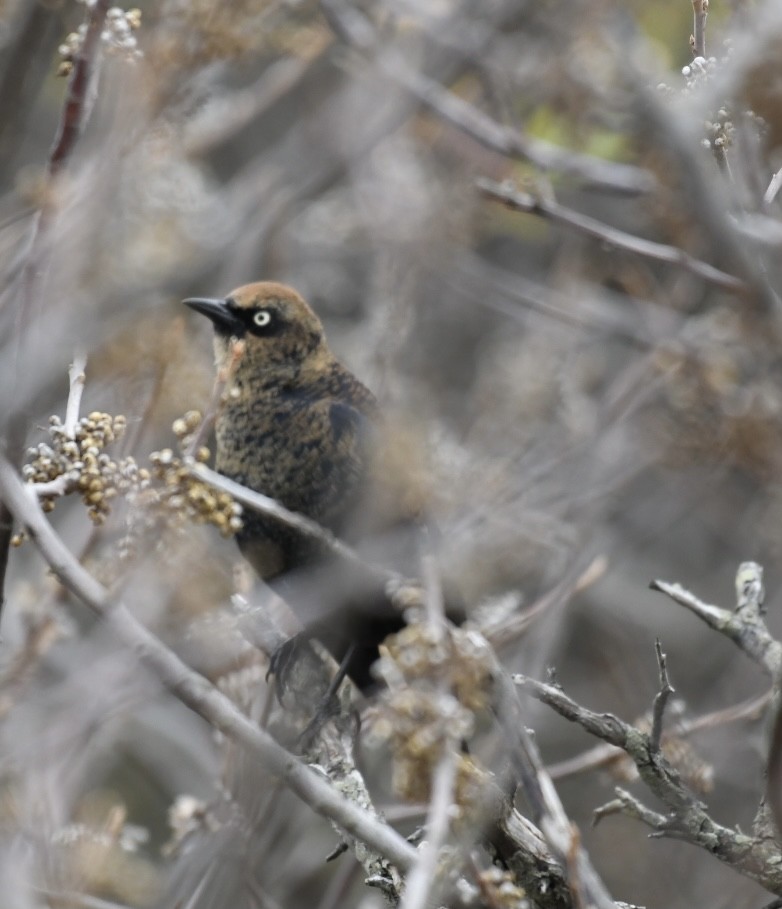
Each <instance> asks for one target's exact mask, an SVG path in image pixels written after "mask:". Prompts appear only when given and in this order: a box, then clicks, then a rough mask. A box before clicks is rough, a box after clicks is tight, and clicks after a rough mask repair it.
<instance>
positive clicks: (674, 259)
mask: <svg viewBox="0 0 782 909" xmlns="http://www.w3.org/2000/svg"><path fill="white" fill-rule="evenodd" d="M477 186H478V189H479V190H480V191H481V192H482V193H483V194H484V195H485V196H487V197H488V198H490V199H495V200H496V201H498V202H501V203H502V204H503V205H505V206H506V207H507V208H510V209H513V210H514V211H522V212H525V213H526V214H531V215H539V216H540V217H542V218H547V219H548V220H550V221H553V222H554V223H556V224H564V225H565V226H567V227H571V228H573V229H574V230H577V231H579V232H580V233H583V234H586V235H587V236H588V237H594V238H595V239H598V240H601V241H602V242H603V243H607V244H609V245H610V246H613V247H615V248H616V249H624V250H627V251H628V252H632V253H635V254H636V255H639V256H644V257H645V258H647V259H654V260H655V261H657V262H668V263H670V264H672V265H680V266H681V267H682V268H684V269H686V270H687V271H689V272H691V273H692V274H694V275H698V277H700V278H703V279H704V280H705V281H708V282H709V283H711V284H716V285H717V286H718V287H723V288H725V289H726V290H731V291H736V292H739V291H745V290H747V289H748V287H747V285H746V284H745V283H744V282H743V281H742V280H740V279H739V278H736V277H735V276H734V275H729V274H727V272H724V271H721V270H720V269H719V268H715V267H714V266H713V265H709V263H708V262H702V261H701V260H700V259H696V258H695V257H694V256H691V255H690V254H689V253H687V252H685V251H684V250H683V249H679V248H678V247H676V246H668V245H667V244H666V243H656V242H655V241H654V240H646V239H644V238H643V237H636V236H634V235H633V234H628V233H626V232H625V231H623V230H619V229H618V228H616V227H611V226H610V225H608V224H604V223H603V222H602V221H598V220H597V219H596V218H592V217H590V216H589V215H583V214H581V213H580V212H576V211H573V210H572V209H570V208H567V207H566V206H564V205H560V204H559V203H558V202H555V201H553V200H546V199H542V198H539V197H537V196H533V195H532V194H531V193H525V192H520V191H519V190H518V189H516V187H515V186H514V185H513V184H512V183H510V182H504V183H497V182H496V181H494V180H488V179H485V178H481V179H479V180H478V181H477Z"/></svg>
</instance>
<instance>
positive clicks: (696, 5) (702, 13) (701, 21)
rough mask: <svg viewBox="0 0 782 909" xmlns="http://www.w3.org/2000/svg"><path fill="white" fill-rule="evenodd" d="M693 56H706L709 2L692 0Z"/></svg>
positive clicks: (707, 0) (706, 0)
mask: <svg viewBox="0 0 782 909" xmlns="http://www.w3.org/2000/svg"><path fill="white" fill-rule="evenodd" d="M692 13H693V24H692V54H693V56H694V57H705V56H706V16H707V15H708V13H709V0H692Z"/></svg>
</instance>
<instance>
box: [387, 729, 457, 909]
mask: <svg viewBox="0 0 782 909" xmlns="http://www.w3.org/2000/svg"><path fill="white" fill-rule="evenodd" d="M454 744H455V743H451V744H450V745H449V746H447V747H446V749H445V753H444V755H443V758H442V760H441V761H440V763H439V765H438V767H437V769H436V770H435V772H434V774H433V777H432V801H431V804H430V805H429V813H428V814H427V817H426V841H425V842H424V844H423V845H422V846H421V848H420V850H419V856H418V861H417V862H416V863H415V865H414V866H413V869H412V871H411V872H410V875H409V877H408V879H407V883H406V885H405V892H404V896H403V898H402V902H401V904H400V909H425V907H426V906H428V905H430V901H431V890H432V886H433V884H434V883H435V878H436V876H437V867H438V858H439V853H440V848H441V847H442V846H443V844H444V843H445V840H446V837H447V836H448V826H449V824H448V819H449V812H450V809H451V804H452V798H453V789H454V784H455V782H456V771H457V769H458V766H459V760H458V757H459V755H458V752H457V751H456V748H455V747H454Z"/></svg>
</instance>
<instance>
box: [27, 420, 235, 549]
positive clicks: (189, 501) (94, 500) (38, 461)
mask: <svg viewBox="0 0 782 909" xmlns="http://www.w3.org/2000/svg"><path fill="white" fill-rule="evenodd" d="M126 425H127V420H126V418H125V417H124V416H122V415H121V414H120V415H118V416H111V415H110V414H107V413H102V412H100V411H94V412H93V413H90V414H89V415H88V416H86V417H82V418H81V419H80V420H79V421H78V423H76V425H75V427H74V428H73V430H72V431H69V430H68V429H67V428H66V427H65V426H64V425H63V423H62V421H61V420H60V418H59V417H56V416H53V417H51V418H50V420H49V436H50V440H49V442H41V443H39V444H38V445H37V446H35V447H33V448H30V449H28V457H29V458H30V461H29V463H27V464H25V465H24V467H23V468H22V473H23V476H24V477H25V479H26V480H27V481H28V482H29V483H31V484H36V485H37V487H38V488H37V492H38V496H39V498H40V501H41V505H42V507H43V509H44V510H45V511H52V509H53V508H54V506H55V503H56V501H57V499H58V498H60V497H61V496H65V495H69V494H71V493H79V494H80V495H81V497H82V500H83V501H84V504H85V505H86V506H87V509H88V514H89V516H90V519H91V520H92V521H93V522H94V523H95V524H103V523H104V521H105V520H106V518H107V517H108V515H109V513H110V507H111V502H112V500H114V499H116V498H117V497H118V496H121V497H124V498H126V499H127V500H128V501H129V503H130V504H131V505H133V506H135V509H134V513H133V515H132V517H131V521H130V526H129V530H128V534H127V536H126V539H125V540H124V541H123V544H122V547H121V548H122V549H123V551H124V552H125V553H126V554H127V553H129V552H131V551H132V550H134V549H135V542H134V541H135V540H136V539H137V538H138V537H140V536H142V535H143V534H144V533H145V532H146V531H148V530H149V529H150V528H151V527H153V526H154V527H155V528H158V529H161V530H163V529H174V530H177V529H182V528H184V527H186V526H187V525H188V524H191V523H197V524H207V523H208V524H214V526H215V527H217V529H218V530H219V531H220V532H221V533H222V534H223V535H224V536H231V535H232V534H234V533H236V532H237V531H238V530H239V529H240V528H241V526H242V520H241V506H240V505H238V504H237V503H236V502H234V500H233V499H232V498H231V496H230V495H229V494H228V493H226V492H222V491H220V490H215V489H213V488H212V487H211V486H209V485H208V484H207V483H206V482H204V481H203V480H201V479H199V478H198V477H196V476H194V475H193V474H192V464H193V462H194V461H200V462H204V461H207V460H208V459H209V449H208V448H205V447H203V446H201V447H199V448H198V449H197V450H196V451H195V453H194V454H193V455H192V456H190V455H177V454H175V453H174V452H173V451H172V450H171V449H170V448H165V449H163V450H162V451H155V452H152V454H151V455H150V462H151V466H150V468H145V467H139V465H138V463H137V461H136V459H135V458H133V457H131V456H128V457H125V458H118V459H115V458H113V457H112V456H111V455H110V454H108V452H106V451H105V448H106V447H107V446H108V445H110V444H111V443H113V442H116V441H117V440H118V439H120V438H121V436H122V435H123V433H124V432H125V428H126ZM200 425H201V414H200V413H198V411H195V410H191V411H188V413H186V414H185V416H184V417H182V418H181V419H178V420H176V421H175V422H174V425H173V430H174V433H175V434H176V435H177V436H178V438H179V440H180V444H181V445H182V447H183V448H184V449H185V450H187V445H188V443H189V442H190V441H191V440H192V438H193V434H194V432H195V431H196V430H197V429H198V427H199V426H200ZM23 539H24V535H23V534H17V535H16V536H15V537H14V541H13V542H14V544H15V545H19V544H20V543H21V542H22V540H23Z"/></svg>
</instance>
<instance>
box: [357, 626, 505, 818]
mask: <svg viewBox="0 0 782 909" xmlns="http://www.w3.org/2000/svg"><path fill="white" fill-rule="evenodd" d="M380 652H381V658H380V660H379V662H378V664H377V672H378V674H379V675H380V676H382V678H383V680H384V681H385V682H386V684H387V686H388V688H387V690H386V691H385V692H384V693H383V695H382V698H381V710H380V716H379V717H378V719H377V721H376V723H375V725H374V728H373V734H374V735H375V736H377V737H379V738H382V739H384V740H386V741H388V742H389V744H390V745H391V749H392V752H393V757H394V771H393V783H394V788H395V790H396V792H397V793H398V794H399V795H400V796H401V797H402V798H405V799H408V800H410V801H426V800H428V799H429V796H430V789H431V779H432V774H433V773H434V771H435V770H436V768H437V766H438V764H439V763H440V761H441V760H442V758H443V755H444V753H445V749H446V748H449V747H451V748H457V749H458V747H459V743H460V742H461V741H463V740H465V739H468V738H469V737H470V736H471V734H472V731H473V725H474V713H475V711H477V710H481V709H483V708H485V707H486V706H487V704H488V700H489V697H490V693H491V691H490V689H491V685H490V682H491V664H490V659H489V654H488V651H487V648H486V645H485V642H483V639H482V638H481V637H480V636H478V635H475V634H473V633H472V632H470V631H469V630H467V629H461V628H453V627H451V626H445V625H443V626H442V627H440V626H435V625H433V624H432V623H431V622H427V621H422V622H415V623H412V624H410V625H407V626H406V627H405V628H403V629H402V631H400V632H399V633H398V634H395V635H392V636H391V637H389V638H387V639H386V641H385V643H384V644H383V645H382V647H381V650H380ZM458 761H459V766H458V773H457V782H456V792H455V795H456V798H455V803H456V805H458V806H460V808H462V809H467V808H469V807H470V806H472V805H473V804H474V802H475V800H476V799H477V798H478V797H479V793H480V791H481V785H482V780H483V773H482V771H481V770H480V768H479V767H478V766H477V765H476V764H475V762H474V761H473V760H472V759H471V758H470V757H469V756H467V755H459V757H458Z"/></svg>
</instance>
